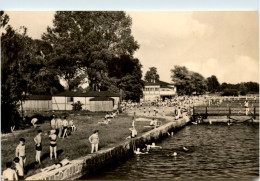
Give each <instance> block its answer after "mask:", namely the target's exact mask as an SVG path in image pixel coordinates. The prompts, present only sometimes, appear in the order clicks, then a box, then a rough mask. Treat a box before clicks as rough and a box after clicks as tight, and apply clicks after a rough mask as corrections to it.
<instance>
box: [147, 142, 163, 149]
mask: <svg viewBox="0 0 260 181" xmlns="http://www.w3.org/2000/svg"><path fill="white" fill-rule="evenodd" d="M149 146H150V148H160V149H162V147H161V146H156V145H155V143H152V145H149Z"/></svg>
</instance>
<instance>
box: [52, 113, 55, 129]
mask: <svg viewBox="0 0 260 181" xmlns="http://www.w3.org/2000/svg"><path fill="white" fill-rule="evenodd" d="M51 129H56V119H55V116H53V117H52V119H51Z"/></svg>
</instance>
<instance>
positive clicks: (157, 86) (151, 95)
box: [143, 81, 177, 102]
mask: <svg viewBox="0 0 260 181" xmlns="http://www.w3.org/2000/svg"><path fill="white" fill-rule="evenodd" d="M176 95H177V89H176V87H175V86H174V84H170V83H167V82H163V81H153V82H146V83H145V85H144V89H143V96H144V97H143V100H144V101H145V102H146V101H155V100H165V98H168V99H171V98H172V97H174V96H176Z"/></svg>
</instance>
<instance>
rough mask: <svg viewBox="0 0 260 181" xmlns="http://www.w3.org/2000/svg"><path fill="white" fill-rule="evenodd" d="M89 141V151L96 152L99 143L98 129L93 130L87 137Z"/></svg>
mask: <svg viewBox="0 0 260 181" xmlns="http://www.w3.org/2000/svg"><path fill="white" fill-rule="evenodd" d="M89 142H90V143H91V153H93V152H94V150H95V151H96V152H97V151H98V143H99V137H98V130H95V131H94V132H93V134H92V135H91V136H90V137H89Z"/></svg>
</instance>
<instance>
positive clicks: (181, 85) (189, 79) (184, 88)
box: [171, 65, 207, 95]
mask: <svg viewBox="0 0 260 181" xmlns="http://www.w3.org/2000/svg"><path fill="white" fill-rule="evenodd" d="M171 73H172V75H171V78H172V81H173V82H174V84H175V85H176V87H177V91H178V94H179V95H191V94H192V93H193V92H196V94H203V93H204V92H205V91H206V89H207V84H206V80H205V79H204V77H203V76H202V75H201V74H199V73H196V72H192V71H189V70H188V69H187V68H186V67H185V66H178V65H176V66H174V69H171Z"/></svg>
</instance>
